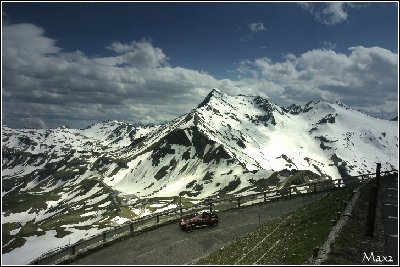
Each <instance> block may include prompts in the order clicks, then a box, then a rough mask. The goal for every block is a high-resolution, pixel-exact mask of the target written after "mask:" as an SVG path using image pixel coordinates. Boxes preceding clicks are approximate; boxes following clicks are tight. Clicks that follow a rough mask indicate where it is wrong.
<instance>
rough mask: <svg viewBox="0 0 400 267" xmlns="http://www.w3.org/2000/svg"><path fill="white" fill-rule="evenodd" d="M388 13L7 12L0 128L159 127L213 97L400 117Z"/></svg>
mask: <svg viewBox="0 0 400 267" xmlns="http://www.w3.org/2000/svg"><path fill="white" fill-rule="evenodd" d="M397 25H398V5H397V4H396V3H393V2H392V3H390V2H388V3H379V2H375V3H369V4H365V3H350V2H345V3H339V2H330V3H306V2H302V3H134V2H132V3H72V2H71V3H55V2H54V3H5V2H2V114H3V115H2V122H3V124H7V125H9V126H11V127H17V128H20V127H28V128H31V127H32V128H55V127H58V126H61V125H68V126H70V127H73V128H84V127H86V126H88V125H89V124H91V123H94V122H98V121H102V120H106V119H116V120H121V121H126V122H141V123H159V122H164V121H167V120H170V119H173V118H175V117H177V116H179V115H182V114H184V113H187V112H189V111H190V110H191V109H193V108H195V107H196V106H197V105H198V104H199V103H200V102H201V101H202V99H203V98H204V97H205V96H206V95H207V94H208V93H209V92H210V91H211V90H212V88H214V87H217V88H219V89H220V90H222V91H224V92H226V93H228V94H231V95H235V94H246V95H260V96H263V97H268V98H269V99H270V100H271V101H272V102H274V103H277V104H279V105H281V106H288V105H290V104H292V103H297V104H304V103H306V102H308V101H310V100H322V101H327V102H332V103H333V102H335V101H336V100H339V101H342V102H344V103H345V104H347V105H349V106H351V107H353V108H355V109H358V110H360V111H363V112H366V113H368V114H370V115H373V116H377V117H380V118H392V117H394V116H396V115H397V113H398V108H397V106H398V26H397Z"/></svg>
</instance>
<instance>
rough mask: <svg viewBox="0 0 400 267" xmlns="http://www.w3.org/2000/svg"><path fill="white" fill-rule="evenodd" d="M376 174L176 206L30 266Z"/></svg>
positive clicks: (65, 248)
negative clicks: (186, 220)
mask: <svg viewBox="0 0 400 267" xmlns="http://www.w3.org/2000/svg"><path fill="white" fill-rule="evenodd" d="M396 172H397V170H392V171H384V172H380V174H381V175H384V174H390V173H396ZM375 175H376V174H375V173H367V174H360V175H357V176H349V177H347V178H342V179H335V180H323V181H316V182H310V183H304V184H299V185H290V186H289V187H284V188H281V189H275V190H267V191H264V192H262V193H255V194H249V195H244V196H235V197H230V198H224V199H217V200H213V201H210V202H201V203H198V204H196V205H192V206H190V207H177V208H174V209H170V210H166V211H163V212H158V213H153V214H151V215H147V216H144V217H141V218H138V219H136V220H133V221H129V222H126V223H125V224H123V225H121V226H118V227H115V228H113V229H111V230H106V231H104V232H102V233H101V234H98V235H95V236H92V237H90V238H88V239H85V240H80V241H78V242H76V243H75V244H72V245H66V246H63V247H59V248H55V249H53V250H51V251H48V252H46V253H45V254H42V255H41V256H40V257H38V258H37V259H35V260H34V261H32V262H31V263H30V264H57V263H60V262H63V261H65V260H67V259H68V258H72V257H75V256H76V255H77V254H82V253H85V252H87V251H89V250H91V249H94V248H97V247H100V246H102V245H104V244H107V243H110V242H113V241H115V240H117V239H120V238H122V237H126V236H128V235H133V234H135V233H139V232H142V231H145V230H149V229H151V228H154V227H157V226H160V225H164V224H167V223H171V222H174V221H177V220H178V219H179V218H181V217H183V216H185V215H187V214H190V213H193V212H195V211H199V210H204V209H210V210H217V211H223V210H229V209H234V208H241V207H245V206H250V205H254V204H260V203H268V202H271V201H276V200H279V199H285V198H291V197H293V196H300V195H306V194H314V193H318V192H325V191H329V190H335V189H337V188H341V187H344V186H349V185H351V184H358V183H362V182H364V181H367V180H371V179H372V178H374V177H375Z"/></svg>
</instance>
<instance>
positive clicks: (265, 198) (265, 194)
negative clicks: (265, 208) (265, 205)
mask: <svg viewBox="0 0 400 267" xmlns="http://www.w3.org/2000/svg"><path fill="white" fill-rule="evenodd" d="M264 202H267V192H265V191H264Z"/></svg>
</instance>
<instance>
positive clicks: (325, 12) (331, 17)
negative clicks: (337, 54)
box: [299, 2, 365, 26]
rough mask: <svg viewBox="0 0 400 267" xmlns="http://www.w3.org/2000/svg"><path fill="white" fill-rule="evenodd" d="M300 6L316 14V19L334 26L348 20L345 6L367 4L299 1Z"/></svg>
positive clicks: (351, 6) (362, 5) (353, 6)
mask: <svg viewBox="0 0 400 267" xmlns="http://www.w3.org/2000/svg"><path fill="white" fill-rule="evenodd" d="M299 5H300V7H301V8H302V9H303V10H305V11H308V12H310V13H312V14H314V16H315V19H316V20H317V21H319V22H321V23H323V24H325V25H328V26H333V25H336V24H340V23H342V22H345V21H347V20H348V14H347V12H346V10H345V8H357V9H358V8H361V7H364V6H365V4H358V3H357V4H355V3H347V2H344V3H343V2H329V3H324V4H320V3H307V2H302V3H299Z"/></svg>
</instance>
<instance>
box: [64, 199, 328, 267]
mask: <svg viewBox="0 0 400 267" xmlns="http://www.w3.org/2000/svg"><path fill="white" fill-rule="evenodd" d="M324 194H325V193H319V194H315V195H306V196H300V197H296V198H292V199H289V200H281V201H278V202H273V203H269V204H263V205H257V206H252V207H247V208H243V209H235V210H230V211H223V212H219V213H218V215H219V219H220V223H219V224H218V226H216V227H206V228H201V229H196V230H194V231H193V232H191V233H186V232H184V231H182V230H180V228H179V226H178V223H173V224H170V225H166V226H162V227H160V228H157V229H155V230H153V231H148V232H145V233H143V234H140V235H138V236H134V237H130V238H127V239H124V240H122V241H120V242H117V243H115V244H112V245H110V246H107V247H105V248H103V249H100V250H98V251H95V252H93V253H91V254H88V255H86V256H84V257H82V258H78V259H77V260H75V261H74V262H72V263H70V264H73V265H74V264H76V265H85V264H88V265H121V264H124V265H125V264H126V265H132V264H133V265H158V264H160V265H161V264H162V265H172V264H190V263H191V262H192V261H194V260H195V259H198V258H201V257H203V256H205V255H207V254H210V253H212V252H214V251H216V250H218V249H219V248H221V247H222V246H224V245H226V244H228V243H230V242H232V241H234V240H235V238H237V237H239V236H241V235H243V234H245V233H246V232H249V231H251V230H254V229H255V228H257V226H259V225H260V223H264V222H266V221H268V220H272V219H275V218H277V217H279V216H281V215H284V214H287V213H290V212H292V211H294V210H297V209H298V208H300V207H302V206H304V205H306V204H308V203H311V202H313V201H315V200H317V199H319V198H321V197H322V196H323V195H324Z"/></svg>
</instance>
